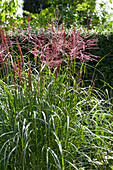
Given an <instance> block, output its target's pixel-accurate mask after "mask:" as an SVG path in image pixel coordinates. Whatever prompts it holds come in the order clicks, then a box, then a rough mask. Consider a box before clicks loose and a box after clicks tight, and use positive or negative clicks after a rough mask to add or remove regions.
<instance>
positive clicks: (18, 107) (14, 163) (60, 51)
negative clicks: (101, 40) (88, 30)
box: [0, 26, 113, 170]
mask: <svg viewBox="0 0 113 170" xmlns="http://www.w3.org/2000/svg"><path fill="white" fill-rule="evenodd" d="M58 28H59V30H60V29H61V30H60V31H63V27H62V26H61V27H60V26H59V27H58ZM56 31H58V30H57V28H56ZM0 33H1V34H0V35H2V36H1V37H0V39H1V42H2V43H1V46H0V48H1V49H2V50H1V52H0V55H1V58H0V59H1V68H0V69H1V75H0V76H1V79H0V169H5V170H9V169H23V170H25V169H39V170H40V169H44V170H45V169H47V170H50V169H51V170H53V169H59V170H65V169H69V170H72V169H76V170H80V169H92V170H93V169H112V167H113V162H112V161H113V157H112V155H113V123H112V121H113V103H112V102H111V101H112V99H110V98H109V97H108V96H109V95H108V93H107V91H106V92H102V91H101V90H99V89H98V90H97V89H96V88H95V87H94V83H95V81H96V80H95V79H96V78H95V79H94V82H92V83H91V84H90V86H87V87H85V82H83V80H82V74H83V73H85V66H86V65H85V61H86V60H88V59H92V57H91V55H89V54H87V53H85V51H84V48H89V47H90V46H91V45H93V44H95V41H94V40H93V39H92V40H89V41H88V37H87V40H86V41H85V40H84V39H83V37H82V36H81V35H80V34H79V33H78V32H76V31H75V32H74V30H73V33H72V35H71V36H69V35H68V34H67V33H66V32H65V33H64V32H62V34H61V32H60V36H59V34H58V32H57V33H56V32H55V30H54V29H53V32H52V31H51V32H50V31H46V34H45V33H43V34H41V35H38V36H33V35H29V36H28V35H23V36H24V38H26V39H27V40H29V43H28V46H27V45H26V47H27V49H28V50H29V52H30V53H33V54H34V57H35V62H34V61H32V56H30V55H29V54H27V55H24V53H23V51H22V48H21V43H23V42H24V40H25V39H23V42H21V43H19V39H17V40H18V41H16V44H14V41H11V40H10V41H9V40H8V38H6V36H5V33H4V32H3V30H2V31H1V32H0ZM51 34H52V35H51ZM3 35H4V36H3ZM23 36H22V37H21V38H23ZM51 36H52V39H50V37H51ZM56 36H57V37H56ZM4 39H7V41H5V40H4ZM50 40H51V41H52V42H51V41H50ZM68 40H69V41H68ZM6 42H7V44H6ZM53 42H55V43H53ZM85 42H87V45H86V44H85ZM74 43H75V44H76V46H75V47H74V45H75V44H74ZM88 43H89V45H88ZM15 45H16V46H17V48H18V53H17V52H16V51H15V50H14V49H15ZM23 46H25V45H23ZM83 47H84V48H83ZM12 49H13V50H12ZM77 54H78V58H79V59H80V62H78V61H76V60H75V59H76V57H77ZM74 55H75V56H74ZM86 55H87V57H86ZM46 56H47V57H46ZM36 59H37V60H36ZM84 60H85V61H84ZM77 62H78V65H77ZM3 66H4V67H3ZM76 67H77V72H75V71H76ZM56 73H57V75H56ZM83 83H84V86H83Z"/></svg>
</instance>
